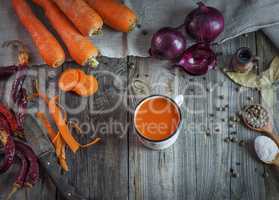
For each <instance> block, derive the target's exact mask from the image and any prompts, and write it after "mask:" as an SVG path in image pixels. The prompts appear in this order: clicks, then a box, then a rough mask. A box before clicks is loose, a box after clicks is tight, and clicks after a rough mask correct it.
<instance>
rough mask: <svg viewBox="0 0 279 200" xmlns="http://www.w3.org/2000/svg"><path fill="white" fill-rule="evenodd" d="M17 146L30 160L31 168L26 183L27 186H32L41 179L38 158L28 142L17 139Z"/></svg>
mask: <svg viewBox="0 0 279 200" xmlns="http://www.w3.org/2000/svg"><path fill="white" fill-rule="evenodd" d="M15 145H16V148H17V149H18V150H19V151H21V152H22V153H23V155H24V156H25V157H26V159H27V160H28V162H29V169H28V172H27V175H26V179H25V183H24V185H25V186H26V187H32V186H33V185H35V184H36V183H37V182H38V180H39V175H40V174H39V162H38V158H37V156H36V155H35V153H34V152H33V150H32V149H31V147H29V146H28V145H27V144H25V143H22V142H20V141H15Z"/></svg>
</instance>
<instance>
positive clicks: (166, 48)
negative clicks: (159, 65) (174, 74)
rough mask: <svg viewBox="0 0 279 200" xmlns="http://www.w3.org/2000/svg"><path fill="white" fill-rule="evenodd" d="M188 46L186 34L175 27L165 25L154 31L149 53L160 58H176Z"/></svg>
mask: <svg viewBox="0 0 279 200" xmlns="http://www.w3.org/2000/svg"><path fill="white" fill-rule="evenodd" d="M185 48H186V39H185V37H184V35H183V34H182V33H181V32H180V31H178V30H176V29H175V28H171V27H165V28H162V29H160V30H159V31H157V32H156V33H154V35H153V37H152V39H151V48H150V49H149V54H150V55H151V56H152V57H154V58H158V59H167V60H174V59H176V58H178V57H179V56H181V55H182V54H183V52H184V50H185Z"/></svg>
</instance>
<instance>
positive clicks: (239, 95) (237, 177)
mask: <svg viewBox="0 0 279 200" xmlns="http://www.w3.org/2000/svg"><path fill="white" fill-rule="evenodd" d="M242 46H247V47H249V48H251V50H252V52H253V53H256V41H255V34H254V33H251V34H249V35H247V36H242V37H239V38H237V39H235V40H233V41H231V42H229V44H228V48H227V53H228V54H233V53H234V52H235V51H236V49H238V48H239V47H242ZM236 87H237V85H235V84H234V83H232V82H230V83H229V88H228V89H229V94H230V98H229V105H230V106H229V113H228V114H229V116H230V117H233V116H236V113H238V112H239V111H240V110H241V108H242V107H243V106H245V105H247V104H252V103H259V93H258V92H257V91H256V90H252V89H247V88H240V89H239V91H238V90H236ZM228 126H229V133H230V135H231V136H232V137H235V138H236V139H237V140H239V141H241V140H243V141H244V142H245V145H244V146H240V145H239V144H238V142H236V143H230V149H231V150H230V151H231V170H232V171H233V174H234V175H233V176H232V177H231V199H251V200H256V199H259V200H263V199H265V189H264V180H263V178H262V176H261V175H262V173H263V166H262V164H261V163H259V162H258V161H257V160H256V157H255V154H253V151H254V150H253V139H254V138H255V137H256V136H257V134H255V133H254V132H253V131H250V130H248V129H247V128H245V127H244V126H243V125H242V123H233V122H229V123H228Z"/></svg>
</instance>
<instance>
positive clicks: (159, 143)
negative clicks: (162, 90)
mask: <svg viewBox="0 0 279 200" xmlns="http://www.w3.org/2000/svg"><path fill="white" fill-rule="evenodd" d="M156 97H160V98H164V99H166V100H168V101H169V102H171V103H172V104H173V105H174V106H175V107H176V109H177V110H178V112H179V115H180V118H179V122H178V126H177V128H176V130H175V131H174V132H173V133H171V135H170V136H169V137H167V138H165V139H162V140H152V139H150V138H146V137H144V136H143V134H141V133H140V131H139V130H137V128H136V126H135V129H136V133H137V136H138V138H139V140H140V141H141V143H142V144H143V145H144V146H146V147H148V148H150V149H153V150H162V149H166V148H168V147H170V146H171V145H173V144H174V143H175V142H176V140H177V138H178V135H179V133H180V131H181V127H182V122H183V120H182V112H181V108H180V107H181V106H182V104H183V102H184V97H183V95H178V96H176V97H175V98H174V99H172V98H170V97H167V96H164V95H151V96H148V97H146V98H144V99H142V100H141V101H140V102H139V103H138V104H137V106H136V109H135V114H134V124H135V122H136V121H135V120H136V113H137V111H138V109H139V107H140V105H141V104H142V103H143V102H145V101H148V100H150V99H152V98H156Z"/></svg>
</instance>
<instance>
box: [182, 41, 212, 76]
mask: <svg viewBox="0 0 279 200" xmlns="http://www.w3.org/2000/svg"><path fill="white" fill-rule="evenodd" d="M216 63H217V57H216V55H215V53H214V52H213V51H212V50H211V48H210V46H209V44H207V43H197V44H195V45H193V46H191V47H190V48H188V49H187V50H186V51H185V52H184V54H183V55H182V58H181V59H180V61H179V62H178V63H177V65H178V66H181V67H183V69H184V70H185V71H186V72H188V73H189V74H191V75H203V74H206V73H207V72H208V70H209V69H213V68H214V67H215V65H216Z"/></svg>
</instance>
